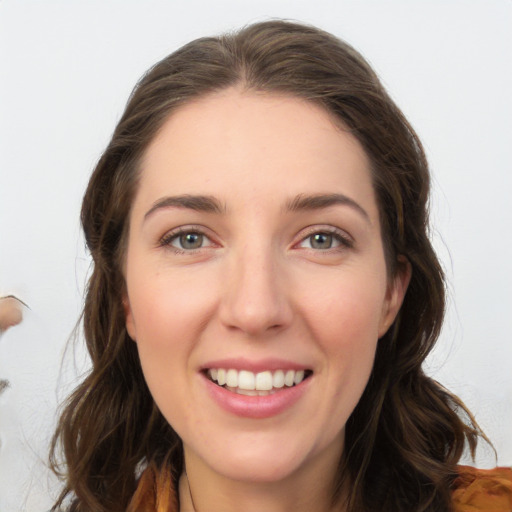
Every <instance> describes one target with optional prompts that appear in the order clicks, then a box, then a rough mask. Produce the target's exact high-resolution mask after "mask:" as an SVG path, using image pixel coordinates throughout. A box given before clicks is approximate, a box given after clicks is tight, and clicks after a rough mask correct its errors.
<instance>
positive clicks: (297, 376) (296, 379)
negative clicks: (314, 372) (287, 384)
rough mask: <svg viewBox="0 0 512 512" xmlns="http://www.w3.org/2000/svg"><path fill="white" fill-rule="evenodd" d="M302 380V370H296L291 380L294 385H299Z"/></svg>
mask: <svg viewBox="0 0 512 512" xmlns="http://www.w3.org/2000/svg"><path fill="white" fill-rule="evenodd" d="M303 380H304V370H298V371H296V372H295V377H294V379H293V383H294V384H300V383H301V382H302V381H303Z"/></svg>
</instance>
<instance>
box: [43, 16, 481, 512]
mask: <svg viewBox="0 0 512 512" xmlns="http://www.w3.org/2000/svg"><path fill="white" fill-rule="evenodd" d="M234 85H239V86H242V87H243V88H245V89H246V90H252V91H258V92H260V91H261V92H266V93H270V94H272V93H277V94H285V95H289V96H292V97H298V98H302V99H305V100H307V101H310V102H313V103H315V104H317V105H320V106H321V107H323V108H324V109H325V110H326V111H327V112H329V113H330V114H331V115H332V116H334V118H335V119H337V120H338V121H339V122H340V124H341V125H343V127H345V128H346V129H348V130H349V131H350V132H351V133H352V134H353V135H354V136H355V137H356V138H357V139H358V140H359V142H360V143H361V144H362V146H363V147H364V149H365V151H366V154H367V155H368V157H369V159H370V161H371V167H372V169H371V171H372V179H373V185H374V189H375V192H376V198H377V203H378V208H379V214H380V222H381V231H382V238H383V244H384V248H385V254H386V261H387V265H388V272H389V274H390V275H393V274H394V273H395V272H398V271H399V269H398V263H397V262H398V261H399V258H400V256H401V257H405V258H406V259H407V260H408V261H409V262H410V265H411V267H412V278H411V281H410V285H409V288H408V291H407V294H406V296H405V299H404V302H403V305H402V308H401V311H400V313H399V315H398V317H397V319H396V320H395V322H394V324H393V325H392V327H391V328H390V329H389V331H388V332H387V334H386V335H385V336H384V337H383V338H382V339H381V340H380V341H379V343H378V349H377V353H376V357H375V363H374V368H373V371H372V374H371V377H370V380H369V382H368V385H367V387H366V389H365V391H364V393H363V396H362V397H361V399H360V401H359V403H358V405H357V407H356V408H355V410H354V411H353V413H352V415H351V416H350V419H349V420H348V423H347V425H346V443H345V446H346V450H345V453H344V456H343V459H342V460H341V461H340V464H339V471H338V475H337V484H336V488H335V489H333V503H336V501H337V500H338V499H339V498H340V496H341V488H342V486H343V485H344V484H345V483H347V482H348V483H349V486H348V488H349V489H350V492H349V496H348V499H347V503H346V506H347V507H348V508H347V510H349V511H350V512H373V511H377V510H378V511H379V512H385V511H388V512H391V511H393V512H406V511H407V512H411V511H417V512H420V511H421V512H427V511H430V512H434V511H435V512H440V511H448V510H450V487H451V485H452V482H453V480H454V477H455V475H456V465H457V462H458V461H459V459H460V457H461V454H462V452H463V449H464V447H465V445H466V443H467V444H468V445H469V448H470V450H471V452H472V453H473V454H474V450H475V447H476V443H477V439H478V437H479V436H480V435H482V433H481V431H480V430H479V428H478V426H477V425H476V423H475V421H474V419H473V418H472V416H471V414H470V413H469V412H468V410H467V409H466V408H465V407H464V405H463V404H462V402H461V401H460V400H459V399H458V398H457V397H456V396H454V395H452V394H450V393H449V392H448V391H447V390H446V389H444V388H443V387H442V386H441V385H440V384H438V383H437V382H435V381H434V380H432V379H431V378H430V377H428V376H427V375H426V374H425V373H424V371H423V369H422V363H423V362H424V360H425V358H426V356H427V355H428V354H429V352H430V351H431V350H432V348H433V346H434V344H435V342H436V340H437V338H438V335H439V332H440V329H441V324H442V321H443V316H444V309H445V284H444V276H443V271H442V268H441V266H440V263H439V261H438V259H437V257H436V254H435V253H434V250H433V248H432V245H431V243H430V241H429V236H428V198H429V187H430V176H429V170H428V165H427V161H426V158H425V154H424V151H423V149H422V145H421V143H420V140H419V139H418V137H417V135H416V134H415V132H414V130H413V129H412V127H411V126H410V124H409V123H408V122H407V120H406V119H405V117H404V116H403V114H402V112H401V111H400V110H399V109H398V107H397V106H396V105H395V103H394V102H393V101H392V99H391V98H390V97H389V95H388V94H387V93H386V91H385V90H384V88H383V86H382V85H381V83H380V81H379V79H378V77H377V75H376V74H375V72H374V71H373V70H372V69H371V67H370V66H369V65H368V64H367V62H366V61H365V60H364V59H363V57H362V56H361V55H360V54H359V53H358V52H357V51H355V50H354V49H353V48H352V47H351V46H349V45H348V44H346V43H345V42H343V41H340V40H339V39H337V38H335V37H333V36H332V35H330V34H328V33H326V32H323V31H321V30H319V29H317V28H314V27H310V26H304V25H300V24H295V23H290V22H284V21H269V22H264V23H257V24H254V25H250V26H248V27H246V28H243V29H242V30H240V31H238V32H235V33H230V34H226V35H223V36H220V37H209V38H202V39H198V40H195V41H193V42H191V43H189V44H187V45H185V46H184V47H182V48H181V49H179V50H178V51H176V52H175V53H173V54H171V55H169V56H168V57H166V58H164V59H163V60H162V61H160V62H158V63H157V64H156V65H155V66H154V67H152V68H151V69H150V70H149V71H148V72H147V73H146V74H145V75H144V76H143V78H142V79H141V80H140V81H139V83H138V84H137V86H136V87H135V89H134V91H133V93H132V95H131V97H130V99H129V101H128V104H127V107H126V109H125V111H124V114H123V115H122V117H121V119H120V121H119V123H118V125H117V127H116V129H115V131H114V134H113V136H112V139H111V141H110V143H109V145H108V147H107V148H106V150H105V152H104V153H103V155H102V157H101V158H100V160H99V162H98V164H97V166H96V168H95V170H94V172H93V174H92V177H91V179H90V182H89V185H88V187H87V191H86V193H85V197H84V200H83V206H82V212H81V220H82V225H83V229H84V232H85V238H86V242H87V246H88V248H89V250H90V253H91V255H92V258H93V263H94V266H93V271H92V274H91V277H90V280H89V284H88V288H87V295H86V300H85V308H84V313H83V327H84V335H85V340H86V343H87V348H88V351H89V354H90V357H91V361H92V368H91V370H90V373H88V375H87V376H86V378H85V380H84V381H83V382H82V383H81V384H80V385H79V386H78V388H77V389H76V390H75V391H74V393H73V394H72V395H71V396H70V398H69V399H68V401H67V403H66V405H65V407H64V409H63V410H62V415H61V418H60V422H59V424H58V427H57V430H56V432H55V435H54V438H53V442H52V452H51V461H52V464H53V468H54V470H55V471H56V472H58V473H59V474H60V475H61V476H62V477H63V478H64V479H65V486H64V488H63V490H62V493H61V495H60V497H59V498H58V500H57V503H56V504H55V509H56V508H57V507H59V506H62V505H63V503H66V502H68V500H69V502H70V505H69V510H71V511H76V512H78V511H88V510H95V511H98V512H117V511H119V512H120V511H125V510H126V509H127V507H128V506H129V502H130V501H131V500H132V498H133V496H134V495H135V491H136V489H137V485H138V482H139V476H140V474H141V471H142V470H143V469H144V468H147V467H150V469H151V468H153V469H154V468H159V469H158V471H160V474H161V475H164V476H165V475H167V476H168V477H169V478H170V480H169V481H174V484H176V482H177V479H178V477H179V475H180V474H181V472H182V469H183V452H182V444H181V441H180V439H179V437H178V435H177V434H176V433H175V432H174V430H173V429H172V426H170V425H169V424H168V423H167V421H166V420H165V419H164V418H163V416H162V415H161V414H160V412H159V411H158V409H157V407H156V406H155V404H154V402H153V399H152V397H151V395H150V393H149V390H148V387H147V386H146V383H145V381H144V378H143V375H142V370H141V365H140V362H139V358H138V354H137V349H136V344H135V343H133V342H132V341H131V340H130V338H129V337H128V334H127V332H126V328H125V314H124V310H123V305H122V297H123V294H124V292H125V281H124V277H123V272H122V266H123V258H124V253H125V248H126V242H127V232H128V222H129V216H130V208H131V204H132V202H133V199H134V195H135V194H136V192H137V182H138V176H139V171H140V169H139V163H140V161H141V158H142V156H143V155H144V152H145V150H146V148H147V147H148V144H149V143H150V142H151V141H152V140H153V138H154V137H155V134H156V133H157V132H158V130H159V129H160V127H161V126H162V124H163V123H164V122H165V120H166V119H167V118H168V117H169V116H170V115H172V112H173V111H174V110H176V109H177V108H179V107H180V105H183V104H185V103H187V102H189V101H191V100H193V99H194V98H198V97H200V96H204V95H206V94H208V93H211V92H213V91H218V90H221V89H225V88H227V87H231V86H234ZM61 457H64V464H63V465H62V466H59V460H60V458H61ZM59 467H60V468H63V469H62V470H61V471H60V472H59ZM158 471H157V470H154V471H153V473H154V474H155V475H158V474H159V473H158ZM148 474H150V473H148V472H146V475H145V478H143V479H142V480H141V481H140V485H139V488H138V489H137V496H143V495H145V494H147V489H146V487H148V486H149V487H151V488H153V487H154V486H155V485H157V482H156V480H157V477H155V479H150V480H151V481H149V480H148V477H147V475H148ZM162 478H164V477H162ZM164 479H165V478H164ZM166 507H167V505H166V506H165V507H164V506H162V507H161V508H159V510H160V509H161V510H164V509H166ZM136 508H137V507H135V506H134V505H133V503H132V509H133V510H135V509H136ZM137 510H142V506H141V508H137Z"/></svg>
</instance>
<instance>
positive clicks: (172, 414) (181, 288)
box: [124, 88, 409, 512]
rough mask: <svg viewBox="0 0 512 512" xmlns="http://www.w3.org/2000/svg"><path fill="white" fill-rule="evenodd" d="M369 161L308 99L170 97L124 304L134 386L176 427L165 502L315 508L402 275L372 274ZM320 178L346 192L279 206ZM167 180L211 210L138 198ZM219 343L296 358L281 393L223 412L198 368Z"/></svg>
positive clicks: (134, 226) (396, 301) (163, 190)
mask: <svg viewBox="0 0 512 512" xmlns="http://www.w3.org/2000/svg"><path fill="white" fill-rule="evenodd" d="M369 168H370V165H369V162H368V159H367V156H366V154H365V152H364V150H363V149H362V147H361V145H360V144H359V143H358V141H357V140H356V139H355V138H354V137H353V136H352V135H350V134H349V133H348V132H347V131H343V130H342V129H340V128H339V127H337V126H336V125H335V124H334V123H333V121H332V119H331V117H330V116H329V115H328V114H327V113H326V112H325V111H324V110H322V109H321V108H319V107H317V106H315V105H312V104H310V103H308V102H305V101H303V100H300V99H296V98H290V97H283V96H277V95H269V94H257V93H253V92H244V91H242V90H241V89H239V88H231V89H227V90H224V91H221V92H218V93H215V94H211V95H208V96H206V97H203V98H201V99H199V100H197V101H194V102H192V103H189V104H187V105H185V106H183V107H181V108H180V109H179V110H178V111H176V112H175V113H173V114H172V115H171V116H170V117H169V119H168V120H167V121H166V123H165V124H164V125H163V127H162V129H161V130H160V132H159V133H158V135H157V136H156V137H155V139H154V140H153V141H152V143H151V144H150V146H149V148H148V150H147V152H146V155H145V158H144V160H143V162H142V166H141V179H140V185H139V189H138V192H137V194H136V198H135V200H134V204H133V208H132V212H131V216H130V231H129V240H128V246H127V253H126V259H125V277H126V283H127V295H126V297H125V299H124V305H125V311H126V325H127V329H128V332H129V334H130V336H131V337H132V339H133V340H134V341H135V342H136V343H137V347H138V351H139V355H140V359H141V364H142V368H143V371H144V375H145V378H146V380H147V383H148V385H149V388H150V390H151V393H152V395H153V397H154V399H155V401H156V403H157V405H158V406H159V408H160V410H161V411H162V414H163V415H164V416H165V418H166V419H167V420H168V421H169V423H170V424H171V425H172V426H173V428H174V429H175V430H176V431H177V432H178V434H179V435H180V437H181V438H182V440H183V443H184V450H185V460H186V471H187V475H186V476H185V475H184V476H183V477H182V480H181V482H180V498H181V511H182V512H185V511H189V510H194V509H195V510H198V511H205V510H207V511H208V512H217V511H222V512H229V511H235V510H236V511H240V510H244V511H245V512H252V511H257V510H258V511H261V510H266V511H269V512H278V511H279V512H283V511H293V512H299V511H307V512H312V511H315V510H318V511H320V510H321V511H323V512H325V511H326V510H330V496H331V491H332V482H333V477H334V474H335V471H336V467H337V464H338V461H339V459H340V457H341V456H342V454H343V448H344V428H345V423H346V421H347V419H348V417H349V416H350V414H351V412H352V411H353V410H354V408H355V406H356V404H357V402H358V400H359V398H360V397H361V394H362V392H363V390H364V388H365V386H366V383H367V381H368V378H369V375H370V372H371V368H372V364H373V360H374V355H375V350H376V346H377V343H378V340H379V338H380V337H381V336H382V335H383V334H384V333H385V332H386V331H387V329H388V328H389V326H390V325H391V323H392V322H393V320H394V318H395V316H396V314H397V312H398V310H399V308H400V305H401V302H402V299H403V296H404V294H405V290H406V288H407V284H408V280H409V271H408V269H407V268H405V270H404V271H401V272H399V273H398V274H397V275H396V276H393V277H390V276H389V275H388V272H387V269H386V263H385V258H384V250H383V246H382V240H381V232H380V224H379V216H378V210H377V205H376V201H375V195H374V191H373V188H372V183H371V176H370V171H369ZM333 193H336V194H340V195H343V196H345V197H347V198H349V199H350V201H351V202H350V201H349V202H347V201H345V202H342V203H336V204H331V205H329V206H324V207H318V208H299V209H290V208H289V205H290V202H291V201H293V199H294V198H295V199H296V198H297V197H303V196H304V195H312V194H313V195H314V194H318V195H322V194H323V195H325V194H333ZM181 195H202V196H208V197H214V198H215V199H216V200H217V201H218V203H219V206H220V208H219V210H220V211H196V210H195V209H192V208H188V207H183V206H177V205H168V206H161V207H156V206H155V205H158V204H159V202H161V200H162V198H165V197H167V196H181ZM168 203H169V202H168ZM287 206H288V207H287ZM148 212H149V213H148ZM177 228H181V229H182V230H183V231H182V233H183V232H189V233H190V232H193V233H202V234H203V238H202V242H200V244H199V245H200V247H199V248H197V249H193V250H190V249H187V248H183V244H182V242H183V238H181V239H180V237H179V236H180V235H179V233H178V234H176V229H177ZM331 232H334V233H335V234H334V235H333V237H332V238H329V234H330V233H331ZM314 233H317V234H318V233H326V234H327V238H326V237H325V236H324V238H322V236H320V239H321V241H322V243H323V242H325V240H327V243H323V245H321V246H320V248H319V246H318V245H314V242H315V241H317V240H318V237H317V238H314V237H312V236H313V234H314ZM339 237H341V238H339ZM180 244H181V245H180ZM329 245H330V247H328V246H329ZM228 357H229V358H232V357H234V358H243V359H244V360H247V361H261V360H262V359H265V358H280V359H284V360H287V361H291V362H293V363H294V364H299V365H303V366H305V367H307V368H308V369H310V370H311V371H312V372H313V373H312V375H311V377H310V378H309V379H307V381H305V383H306V382H307V388H305V391H304V392H303V393H302V395H301V397H300V398H299V400H298V401H297V402H295V403H294V404H293V405H292V406H291V407H288V408H286V409H285V410H284V411H282V412H280V413H279V414H276V415H274V416H272V417H268V418H263V419H254V418H246V417H239V416H237V415H236V414H232V413H231V412H228V411H226V410H224V409H223V408H221V407H220V406H219V405H218V403H217V402H215V401H214V400H213V399H212V397H211V395H210V394H209V393H208V392H207V391H206V387H207V386H206V385H205V382H206V380H205V377H204V374H203V373H202V369H203V368H204V365H205V364H207V363H208V362H209V361H210V362H211V361H213V360H216V359H220V358H228ZM191 495H192V496H193V500H192V499H191ZM194 507H195V508H194Z"/></svg>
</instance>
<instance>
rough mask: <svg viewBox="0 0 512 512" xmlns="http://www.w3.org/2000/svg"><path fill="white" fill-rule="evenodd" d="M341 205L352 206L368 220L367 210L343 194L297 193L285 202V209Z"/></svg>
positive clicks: (313, 208)
mask: <svg viewBox="0 0 512 512" xmlns="http://www.w3.org/2000/svg"><path fill="white" fill-rule="evenodd" d="M334 205H343V206H349V207H350V208H353V209H354V210H355V211H356V212H358V213H359V214H360V215H362V216H363V217H364V218H365V220H367V221H368V222H370V216H369V215H368V212H367V211H366V210H365V209H364V208H363V207H362V206H361V205H360V204H359V203H357V202H356V201H354V200H353V199H351V198H350V197H347V196H345V195H343V194H313V195H305V194H299V195H298V196H295V197H294V198H293V199H292V200H290V201H288V202H287V203H286V209H287V210H289V211H292V212H296V211H300V210H321V209H322V208H328V207H329V206H334Z"/></svg>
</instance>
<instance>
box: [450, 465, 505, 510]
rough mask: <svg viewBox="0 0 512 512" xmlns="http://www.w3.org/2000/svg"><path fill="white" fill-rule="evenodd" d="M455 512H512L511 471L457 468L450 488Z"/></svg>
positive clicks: (467, 467) (468, 467) (503, 469)
mask: <svg viewBox="0 0 512 512" xmlns="http://www.w3.org/2000/svg"><path fill="white" fill-rule="evenodd" d="M453 488H454V490H453V509H454V512H512V469H511V468H495V469H476V468H472V467H470V466H460V467H459V476H458V478H457V479H456V480H455V482H454V485H453Z"/></svg>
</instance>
